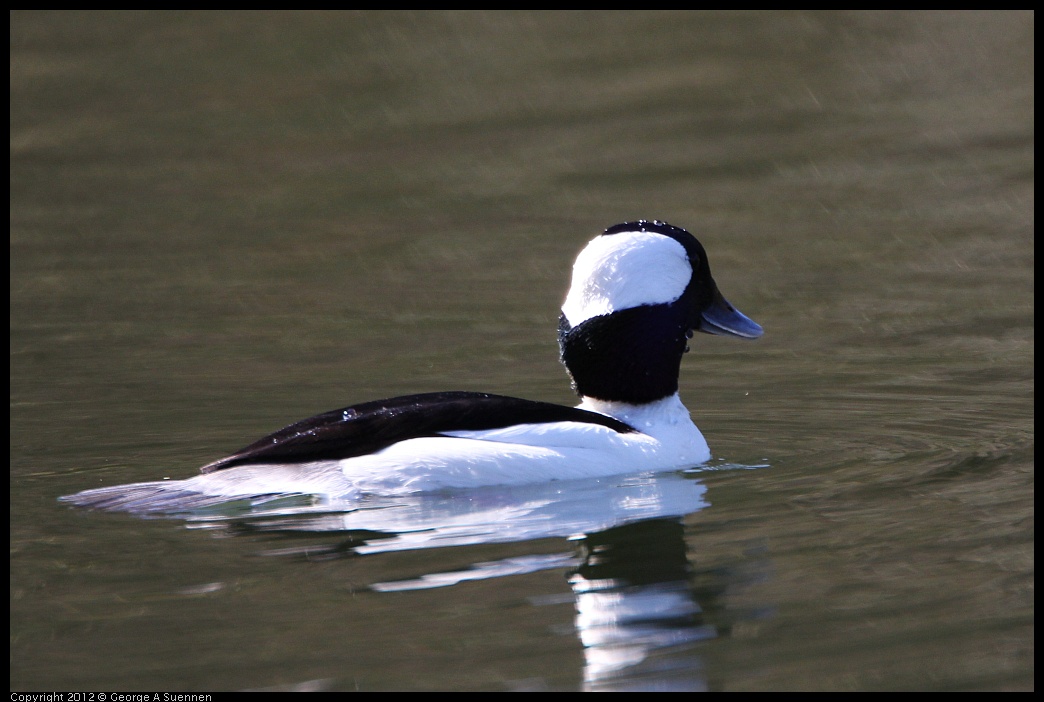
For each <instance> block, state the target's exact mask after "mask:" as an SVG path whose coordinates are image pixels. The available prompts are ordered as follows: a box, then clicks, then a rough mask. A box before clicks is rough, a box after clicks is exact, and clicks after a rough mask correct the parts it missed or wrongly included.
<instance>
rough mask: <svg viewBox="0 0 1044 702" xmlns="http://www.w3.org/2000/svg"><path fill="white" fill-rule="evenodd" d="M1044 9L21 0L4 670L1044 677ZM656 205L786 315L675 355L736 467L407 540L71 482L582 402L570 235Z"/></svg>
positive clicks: (765, 312) (412, 505)
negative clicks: (1040, 190)
mask: <svg viewBox="0 0 1044 702" xmlns="http://www.w3.org/2000/svg"><path fill="white" fill-rule="evenodd" d="M1033 20H1034V17H1033V14H1032V13H1024V12H955V13H951V12H894V13H893V12H887V13H862V12H761V13H748V12H725V13H709V12H461V13H458V12H448V13H414V12H330V13H310V12H290V13H276V12H262V13H252V12H235V13H222V12H215V13H201V12H120V13H94V12H90V13H87V12H84V13H80V12H21V11H20V12H14V13H12V14H11V142H10V143H11V249H10V250H11V282H10V286H11V335H10V338H11V431H10V436H11V505H10V506H11V635H10V640H11V687H12V689H13V690H52V689H58V690H62V689H64V690H105V689H112V690H116V689H119V690H133V689H177V690H215V689H233V688H235V689H328V690H339V689H363V690H390V689H415V690H425V689H430V690H480V689H481V690H531V689H551V690H558V689H562V690H574V689H709V690H765V689H806V690H842V689H860V690H885V689H924V690H957V689H981V690H987V689H988V690H1029V689H1032V688H1033V648H1034V647H1033V446H1034V441H1033V361H1032V358H1033V185H1034V160H1033V142H1034V131H1033V116H1034V115H1033V99H1034V90H1033V46H1034V32H1033ZM637 218H660V219H664V220H667V221H669V222H671V223H672V224H676V225H679V226H683V227H686V228H688V229H690V230H691V231H692V232H693V233H694V234H696V235H697V236H698V237H699V238H700V240H701V241H702V242H703V244H704V245H705V246H706V248H707V249H708V252H709V255H710V257H711V261H712V265H713V267H714V272H715V277H716V279H717V281H718V284H719V286H720V287H721V289H722V291H723V292H724V294H725V295H726V296H727V297H728V298H729V299H730V300H731V301H732V302H734V303H735V304H736V305H737V306H738V307H739V308H740V309H742V310H743V311H744V312H745V313H747V314H748V315H749V316H751V317H752V318H753V319H755V320H757V321H758V322H760V323H761V324H762V325H763V326H764V327H765V330H766V333H765V336H764V338H763V339H762V340H760V341H758V342H757V343H733V342H730V341H728V340H722V339H717V338H713V337H706V336H702V335H701V336H699V337H698V338H696V339H694V342H695V343H694V344H693V353H691V354H689V355H688V356H687V357H686V359H685V362H684V364H683V376H682V379H681V385H682V396H683V398H684V399H685V400H686V403H687V405H688V406H689V408H690V409H691V410H692V412H693V415H694V418H695V420H696V422H697V423H698V424H699V426H700V427H701V429H702V430H703V432H704V434H705V435H706V436H707V438H708V441H709V442H710V444H711V449H712V451H713V452H714V454H715V459H714V460H713V462H712V463H711V464H710V465H709V466H708V467H707V469H705V470H701V471H688V472H683V473H680V474H677V475H668V476H641V475H638V476H635V477H633V478H631V479H627V480H620V481H616V482H612V481H608V482H606V481H603V482H597V481H596V484H585V485H581V486H575V487H573V488H569V490H568V491H567V492H566V493H563V492H562V491H554V490H552V491H550V492H548V493H543V494H533V493H531V492H524V494H519V493H516V492H513V491H497V490H493V491H484V492H483V491H480V492H478V493H473V494H470V495H468V496H466V497H462V496H450V497H447V496H438V497H432V498H425V497H418V498H417V500H415V501H408V502H407V503H405V504H398V505H397V508H399V509H401V510H403V514H406V515H409V518H410V519H413V520H415V521H413V522H411V523H412V524H415V525H419V524H424V525H426V526H425V528H427V529H430V531H427V532H419V531H417V532H412V536H411V535H410V534H409V533H406V532H405V530H401V529H399V530H397V529H396V528H394V527H389V528H388V530H387V531H386V532H380V533H378V532H379V530H376V529H375V528H374V526H373V525H372V524H368V525H365V527H359V525H357V524H355V523H352V522H351V517H350V515H347V516H346V515H339V514H335V515H315V514H311V515H296V516H295V515H293V514H291V512H292V510H286V514H282V515H269V517H266V518H250V517H249V515H247V516H246V517H243V518H231V519H228V518H224V517H222V518H218V517H215V518H213V519H209V520H208V519H200V520H196V521H189V522H183V521H172V520H141V519H137V518H134V517H129V516H125V515H111V514H100V513H90V512H83V511H77V510H72V509H69V508H67V507H65V506H63V505H61V504H59V503H58V502H56V498H57V497H58V496H59V495H63V494H68V493H71V492H75V491H78V490H81V489H86V488H90V487H97V486H101V485H111V484H117V483H124V482H131V481H136V480H154V479H158V478H161V477H165V476H170V477H187V476H189V475H191V474H193V473H194V472H195V470H196V468H197V467H198V466H199V465H201V464H203V463H205V462H207V461H210V460H213V459H215V458H217V457H220V456H221V455H224V454H225V453H227V452H229V451H231V450H234V449H237V448H239V447H241V446H242V445H244V444H246V443H249V442H251V441H253V440H254V439H256V438H257V437H259V436H261V435H263V434H265V433H267V432H269V431H271V430H274V429H276V428H278V427H280V426H283V425H284V424H287V423H289V422H291V421H294V420H297V419H300V418H303V417H306V416H310V415H312V414H315V413H317V412H320V411H324V410H328V409H332V408H335V407H340V406H344V405H347V404H351V403H354V402H361V401H365V400H371V399H376V398H381V397H388V396H392V395H397V394H406V393H412V392H423V391H431V390H444V389H465V390H484V391H490V392H497V393H502V394H509V395H518V396H523V397H528V398H532V399H540V400H548V401H554V402H562V403H571V402H572V401H573V398H572V396H571V393H570V390H569V386H568V382H567V379H566V377H565V374H564V372H563V370H562V369H561V367H560V365H559V363H558V360H557V347H556V340H555V324H556V319H557V308H558V306H559V305H560V304H561V300H562V297H563V295H564V291H565V288H566V285H567V281H568V274H569V267H570V265H571V263H572V259H573V257H574V256H575V254H576V252H577V251H578V250H579V249H580V248H581V247H582V245H583V244H584V243H585V242H586V241H587V240H588V239H590V238H591V237H592V236H594V235H595V234H597V233H598V232H599V231H601V230H602V229H603V228H605V227H606V226H609V225H611V224H615V223H617V222H621V221H626V220H631V219H637ZM537 492H539V490H538V491H537ZM563 494H565V495H566V498H565V499H563ZM505 505H507V507H505ZM620 505H625V507H620ZM636 505H637V506H636ZM621 509H623V510H625V511H624V512H620V511H619V510H621ZM549 514H550V515H551V516H550V517H549V516H548V515H549ZM621 514H625V517H620V515H621ZM505 515H510V516H508V517H505ZM505 520H507V521H505ZM498 524H500V525H504V524H509V525H510V526H508V527H504V528H503V529H502V530H501V534H500V536H502V537H504V538H497V531H498V530H497V525H498ZM535 524H552V525H553V528H548V529H544V530H541V529H535V528H531V527H533V525H535ZM185 526H189V527H193V528H187V529H186V528H184V527H185ZM367 529H369V530H370V531H367ZM422 533H424V534H427V535H428V536H418V534H422Z"/></svg>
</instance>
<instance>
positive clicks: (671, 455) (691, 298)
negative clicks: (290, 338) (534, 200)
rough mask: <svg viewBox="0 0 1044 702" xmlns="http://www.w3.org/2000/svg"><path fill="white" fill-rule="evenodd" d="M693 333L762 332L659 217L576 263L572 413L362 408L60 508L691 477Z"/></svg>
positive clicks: (379, 404) (475, 399)
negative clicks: (688, 403) (687, 365)
mask: <svg viewBox="0 0 1044 702" xmlns="http://www.w3.org/2000/svg"><path fill="white" fill-rule="evenodd" d="M694 332H702V333H706V334H712V335H718V336H728V337H733V338H739V339H748V340H750V339H756V338H758V337H760V336H762V334H763V329H762V327H761V326H760V325H759V324H758V323H757V322H754V321H753V320H752V319H750V318H749V317H747V316H746V315H744V314H743V313H741V312H740V311H739V310H738V309H737V308H736V307H734V306H733V305H732V304H730V303H729V302H728V301H727V300H726V299H725V297H724V296H723V295H722V294H721V292H720V291H719V290H718V287H717V284H716V283H715V282H714V279H713V277H712V276H711V270H710V265H709V263H708V260H707V253H706V251H705V250H704V248H703V246H702V245H701V244H700V242H699V241H698V240H697V239H696V237H694V236H693V235H692V234H691V233H689V232H688V231H687V230H685V229H683V228H681V227H676V226H673V225H671V224H668V223H666V222H663V221H659V220H637V221H631V222H624V223H621V224H616V225H614V226H611V227H609V228H607V229H606V230H605V231H603V232H602V233H601V234H599V235H598V236H596V237H595V238H594V239H592V240H591V241H590V242H589V243H588V244H587V245H586V246H585V247H584V248H583V249H582V250H581V251H580V253H579V255H578V256H577V258H576V261H575V263H574V265H573V269H572V279H571V282H570V286H569V289H568V292H567V293H566V296H565V301H564V302H563V304H562V308H561V314H560V316H559V319H558V343H559V351H560V357H561V361H562V363H563V365H564V366H565V369H566V371H567V373H568V375H569V378H570V381H571V384H572V389H573V391H574V392H575V393H576V395H577V396H578V397H579V400H580V401H579V404H577V405H575V406H566V405H559V404H555V403H551V402H544V401H538V400H527V399H521V398H515V397H506V396H503V395H496V394H490V393H482V392H472V391H459V390H458V391H445V392H434V393H424V394H415V395H405V396H400V397H393V398H389V399H384V400H377V401H372V402H365V403H362V404H356V405H352V406H349V407H344V408H341V409H336V410H333V411H329V412H324V413H322V414H318V415H316V416H314V417H310V418H308V419H304V420H301V421H299V422H295V423H293V424H291V425H289V426H287V427H285V428H283V429H280V430H278V431H276V432H274V433H272V434H269V435H268V436H265V437H263V438H261V439H259V440H257V441H255V442H254V443H252V444H250V445H248V446H246V447H244V448H242V449H240V450H238V451H236V452H234V453H232V454H230V455H228V456H225V457H223V458H220V459H218V460H215V461H213V462H211V463H208V464H206V465H204V466H203V467H202V468H201V469H200V472H199V474H198V475H196V476H193V477H189V478H186V479H182V480H162V481H152V482H143V483H132V484H129V485H115V486H109V487H102V488H95V489H90V490H85V491H82V492H78V493H76V494H74V495H69V496H65V497H63V498H60V499H62V500H63V501H65V502H68V503H72V504H74V505H77V506H80V507H87V508H92V509H100V510H109V511H128V512H139V513H150V512H168V513H169V512H179V511H190V510H193V509H196V508H200V507H210V506H213V505H215V504H220V503H223V502H232V501H240V500H247V501H249V502H250V503H264V502H266V501H270V500H272V499H275V498H280V497H285V496H307V497H308V498H309V499H312V500H316V501H320V502H323V501H325V502H334V503H344V502H348V503H351V502H352V501H357V500H362V499H365V498H366V497H367V496H370V495H378V496H395V495H405V494H412V493H424V492H431V491H442V490H455V489H467V488H474V487H488V486H498V485H505V486H507V485H522V484H527V483H538V482H545V481H556V480H571V479H584V478H595V477H604V476H612V475H619V474H625V473H633V472H662V471H671V470H679V469H686V468H691V467H696V466H699V465H701V464H704V463H706V462H707V461H708V460H710V458H711V452H710V448H709V447H708V444H707V441H706V440H705V438H704V436H703V434H702V433H701V432H700V430H699V429H698V428H697V427H696V425H695V424H694V423H693V421H692V418H691V416H690V413H689V411H688V409H686V407H685V405H684V404H683V403H682V400H681V398H680V396H679V376H680V372H681V362H682V357H683V356H684V355H685V353H687V352H688V351H689V344H690V341H691V339H692V338H693V335H694Z"/></svg>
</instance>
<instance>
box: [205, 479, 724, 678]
mask: <svg viewBox="0 0 1044 702" xmlns="http://www.w3.org/2000/svg"><path fill="white" fill-rule="evenodd" d="M705 492H706V487H705V486H704V485H703V484H702V483H701V482H700V481H699V480H697V479H696V476H695V474H692V473H689V474H686V473H666V474H639V475H632V476H618V477H613V478H597V479H590V480H576V481H560V482H555V483H545V484H538V485H527V486H517V487H501V488H480V489H473V490H463V491H453V492H447V493H440V494H434V495H432V494H428V495H415V496H409V497H401V498H395V499H388V500H385V499H374V500H371V501H368V502H366V503H365V504H364V505H362V506H359V505H358V504H355V505H354V506H353V507H352V509H350V510H349V511H345V512H336V511H333V509H334V508H335V506H334V505H329V504H327V505H323V506H322V507H321V508H320V507H319V506H302V505H300V504H298V505H296V506H295V505H294V504H293V503H282V504H281V506H280V507H279V508H274V509H271V510H269V511H262V512H258V511H256V508H255V510H254V511H252V512H251V513H249V514H247V515H243V516H241V517H238V518H232V519H229V518H228V517H227V516H226V517H218V516H214V515H211V516H206V517H204V516H201V515H200V516H196V517H193V518H191V519H190V524H191V525H192V526H195V527H200V528H206V527H210V528H215V527H221V526H230V525H236V526H239V527H241V528H249V529H250V530H261V531H279V532H341V533H345V534H346V535H347V534H350V535H352V541H351V543H350V545H349V546H348V547H347V548H346V549H345V550H347V551H349V552H353V553H356V554H360V555H361V554H373V553H382V552H390V551H402V550H407V549H427V548H441V547H446V546H464V545H475V544H487V543H495V542H523V541H530V540H535V539H542V538H549V537H567V538H571V539H573V540H575V541H576V542H577V545H578V550H577V552H571V553H558V554H531V555H526V556H515V557H512V558H505V559H501V560H497V561H488V562H479V563H474V564H472V565H471V566H469V567H468V568H465V569H461V570H455V571H448V572H432V573H426V574H423V575H421V576H419V577H416V578H411V579H408V580H397V581H391V582H378V583H374V584H372V585H371V588H372V589H373V590H375V591H377V592H401V591H408V590H420V589H429V588H437V587H448V586H452V585H456V584H458V583H461V582H466V581H473V580H485V579H490V578H500V577H505V576H510V575H519V574H524V573H532V572H536V571H540V570H548V569H560V568H572V569H573V572H572V575H571V577H570V579H569V584H570V587H571V589H572V598H573V602H574V606H575V608H576V612H577V614H576V618H575V631H576V635H577V636H578V637H579V639H580V641H581V643H582V644H583V647H584V661H585V665H584V671H583V679H584V688H585V689H587V690H703V689H706V687H707V685H706V681H705V678H704V673H703V666H702V663H701V661H700V659H699V656H698V655H697V652H696V651H697V649H696V648H695V647H694V646H695V644H697V643H698V642H700V641H704V640H706V639H710V638H713V637H715V636H716V631H715V629H714V627H713V626H710V625H707V624H705V623H703V622H702V620H701V616H702V610H701V608H700V605H699V603H698V602H697V601H696V598H695V596H694V593H693V591H692V587H691V584H690V582H689V574H690V566H689V561H688V557H687V553H686V544H685V539H684V525H683V523H682V519H683V517H685V516H686V515H688V514H692V513H693V512H696V511H698V510H700V509H702V508H704V507H706V506H707V502H706V501H705V499H704V497H705ZM320 509H321V510H322V511H319V510H320ZM308 549H309V551H308V552H309V555H312V556H314V555H315V548H314V546H309V547H308ZM302 552H303V551H302ZM279 553H281V554H288V553H294V550H293V549H289V550H283V551H280V552H279ZM534 604H535V605H539V604H541V603H540V602H535V601H534Z"/></svg>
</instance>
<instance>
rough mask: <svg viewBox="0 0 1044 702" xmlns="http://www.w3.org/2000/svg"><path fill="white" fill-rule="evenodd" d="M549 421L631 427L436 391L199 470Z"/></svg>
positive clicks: (370, 405)
mask: <svg viewBox="0 0 1044 702" xmlns="http://www.w3.org/2000/svg"><path fill="white" fill-rule="evenodd" d="M548 422H584V423H587V424H599V425H601V426H604V427H608V428H610V429H612V430H614V431H617V432H621V433H628V432H633V431H635V429H634V428H632V427H631V426H629V425H627V424H625V423H624V422H621V421H619V420H617V419H613V418H612V417H607V416H605V415H602V414H598V413H597V412H588V411H587V410H582V409H577V408H575V407H566V406H564V405H555V404H551V403H549V402H536V401H533V400H522V399H519V398H515V397H504V396H502V395H490V394H487V393H479V392H435V393H425V394H421V395H404V396H402V397H393V398H389V399H387V400H377V401H375V402H366V403H363V404H361V405H354V406H352V407H345V408H344V409H339V410H333V411H331V412H324V413H323V414H319V415H316V416H314V417H311V418H309V419H304V420H302V421H300V422H296V423H294V424H291V425H290V426H288V427H286V428H284V429H280V430H279V431H277V432H275V433H274V434H270V435H268V436H266V437H265V438H263V439H260V440H258V441H255V442H254V443H252V444H250V445H249V446H247V447H246V448H244V449H241V450H240V451H237V452H236V453H234V454H232V455H231V456H227V457H225V458H222V459H220V460H217V461H214V462H213V463H210V464H207V465H205V466H203V468H202V469H201V470H202V472H204V473H211V472H213V471H216V470H221V469H223V468H230V467H232V466H238V465H244V464H249V463H306V462H309V461H317V460H338V459H343V458H352V457H355V456H363V455H366V454H369V453H374V452H375V451H379V450H381V449H383V448H387V447H388V446H391V445H392V444H395V443H398V442H400V441H405V440H406V439H416V438H420V437H432V436H440V435H442V434H443V433H444V432H450V431H468V430H472V431H477V430H483V429H500V428H502V427H506V426H511V425H513V424H544V423H548Z"/></svg>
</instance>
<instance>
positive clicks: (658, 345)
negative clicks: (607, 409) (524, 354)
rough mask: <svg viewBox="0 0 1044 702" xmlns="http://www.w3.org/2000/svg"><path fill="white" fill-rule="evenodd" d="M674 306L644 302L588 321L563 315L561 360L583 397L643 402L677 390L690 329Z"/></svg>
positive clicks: (632, 403)
mask: <svg viewBox="0 0 1044 702" xmlns="http://www.w3.org/2000/svg"><path fill="white" fill-rule="evenodd" d="M673 307H674V306H673V305H670V304H665V305H643V306H641V307H634V308H630V309H625V310H620V311H617V312H613V313H611V314H607V315H600V316H597V317H591V318H590V319H586V320H584V321H583V322H581V323H580V324H577V325H576V326H575V327H574V326H571V325H570V324H569V321H568V320H567V319H566V317H565V315H562V316H561V317H560V319H559V327H558V342H559V348H560V349H561V354H562V363H564V364H565V367H566V370H567V371H568V372H569V376H570V378H571V379H572V382H573V389H574V390H575V391H576V393H577V394H578V395H580V396H581V397H583V398H598V399H599V400H604V401H609V402H622V403H627V404H631V405H642V404H646V403H649V402H655V401H656V400H660V399H663V398H666V397H670V396H672V395H674V394H676V393H677V392H678V373H679V371H680V369H681V359H682V354H684V353H685V351H686V350H687V347H686V341H687V340H688V336H689V328H688V327H687V326H686V324H685V321H684V319H683V318H681V316H680V315H679V314H678V310H676V309H673Z"/></svg>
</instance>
